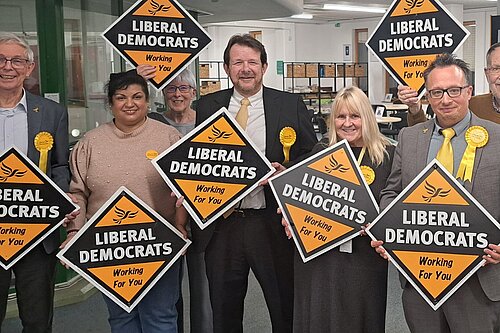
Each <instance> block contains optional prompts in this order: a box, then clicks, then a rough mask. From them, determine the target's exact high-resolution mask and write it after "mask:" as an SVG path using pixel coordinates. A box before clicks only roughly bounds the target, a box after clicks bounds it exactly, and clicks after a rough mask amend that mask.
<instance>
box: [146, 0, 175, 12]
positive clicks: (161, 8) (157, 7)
mask: <svg viewBox="0 0 500 333" xmlns="http://www.w3.org/2000/svg"><path fill="white" fill-rule="evenodd" d="M149 3H150V4H151V7H152V8H153V9H152V10H151V9H148V12H149V14H151V15H153V16H155V15H156V13H158V12H168V10H169V9H170V7H172V6H165V5H161V4H159V3H158V2H156V1H155V0H151V1H150V2H149Z"/></svg>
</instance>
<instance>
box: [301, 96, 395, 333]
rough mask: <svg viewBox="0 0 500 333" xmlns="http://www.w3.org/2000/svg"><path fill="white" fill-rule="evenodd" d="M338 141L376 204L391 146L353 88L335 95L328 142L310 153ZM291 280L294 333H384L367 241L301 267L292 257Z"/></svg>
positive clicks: (376, 271) (382, 286)
mask: <svg viewBox="0 0 500 333" xmlns="http://www.w3.org/2000/svg"><path fill="white" fill-rule="evenodd" d="M343 139H346V140H347V142H348V143H349V145H350V147H351V149H352V151H353V153H354V155H355V157H356V159H357V160H358V163H359V164H360V166H361V169H362V170H368V171H367V174H368V175H369V176H370V177H369V178H370V179H368V178H367V183H368V184H369V186H370V189H371V191H372V192H373V194H374V197H375V198H376V200H377V201H378V200H379V194H380V191H381V190H382V188H383V187H384V186H385V181H386V179H387V177H388V176H389V173H390V169H391V164H392V156H393V154H394V147H393V146H392V145H391V144H390V142H389V140H388V139H387V138H385V137H384V136H383V135H382V134H381V133H380V131H379V129H378V126H377V121H376V119H375V114H374V113H373V110H372V106H371V104H370V101H369V100H368V97H367V96H366V95H365V94H364V93H363V91H361V90H360V89H359V88H357V87H347V88H344V89H342V90H341V91H339V92H338V94H337V96H336V97H335V101H334V103H333V106H332V113H331V116H330V120H329V133H328V138H325V139H324V140H322V142H320V143H318V144H317V145H316V147H315V149H314V150H313V152H318V151H320V150H321V149H324V148H326V147H328V146H331V145H333V144H335V143H336V142H338V141H340V140H343ZM370 170H371V171H370ZM364 173H365V172H364ZM365 177H366V176H365ZM294 277H295V287H294V292H295V296H294V318H293V331H294V332H296V333H302V332H351V333H363V332H364V333H377V332H384V330H385V308H386V297H387V262H385V261H384V260H381V259H380V258H379V257H378V255H377V253H375V252H374V251H373V249H372V248H371V247H370V239H368V237H366V236H365V237H356V238H354V239H353V240H351V241H350V242H347V244H343V245H341V246H340V247H337V248H334V249H332V250H330V251H329V252H327V253H325V254H322V255H321V256H319V257H317V258H314V259H313V260H311V261H308V262H307V263H304V262H302V259H301V258H300V256H299V255H296V256H295V266H294Z"/></svg>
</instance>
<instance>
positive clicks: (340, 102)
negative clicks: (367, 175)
mask: <svg viewBox="0 0 500 333" xmlns="http://www.w3.org/2000/svg"><path fill="white" fill-rule="evenodd" d="M342 109H347V110H348V111H349V113H351V114H355V115H359V116H360V117H361V124H362V125H361V135H362V137H363V142H364V145H365V147H366V149H367V151H368V156H370V159H371V161H372V163H373V164H374V165H375V166H379V165H380V164H382V162H383V161H384V155H388V153H387V150H386V149H385V147H387V146H388V145H390V144H391V143H390V142H389V140H388V139H387V138H386V137H385V136H384V135H383V134H382V133H380V131H379V129H378V125H377V120H376V119H375V113H374V112H373V109H372V105H371V103H370V100H369V99H368V97H367V96H366V95H365V93H364V92H363V91H362V90H361V89H359V88H358V87H355V86H350V87H346V88H343V89H342V90H340V91H339V92H338V93H337V95H336V96H335V100H334V102H333V105H332V113H331V114H330V120H329V131H328V137H329V139H330V140H329V141H330V146H331V145H333V144H335V143H337V142H338V141H339V139H338V138H337V132H336V130H335V118H336V117H338V115H339V113H340V111H341V110H342Z"/></svg>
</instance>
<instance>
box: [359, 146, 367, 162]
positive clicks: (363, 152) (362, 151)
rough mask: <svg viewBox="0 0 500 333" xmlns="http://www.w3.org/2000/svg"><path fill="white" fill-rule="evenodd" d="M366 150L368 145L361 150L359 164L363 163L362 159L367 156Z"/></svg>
mask: <svg viewBox="0 0 500 333" xmlns="http://www.w3.org/2000/svg"><path fill="white" fill-rule="evenodd" d="M365 151H366V147H365V146H363V149H361V152H360V153H359V156H358V165H361V161H362V160H363V156H365Z"/></svg>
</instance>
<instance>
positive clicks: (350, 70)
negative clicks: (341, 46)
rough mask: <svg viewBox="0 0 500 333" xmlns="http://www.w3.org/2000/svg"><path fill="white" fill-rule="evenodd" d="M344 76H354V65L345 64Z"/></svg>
mask: <svg viewBox="0 0 500 333" xmlns="http://www.w3.org/2000/svg"><path fill="white" fill-rule="evenodd" d="M345 76H346V77H352V76H354V65H351V64H346V65H345Z"/></svg>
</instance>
